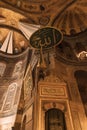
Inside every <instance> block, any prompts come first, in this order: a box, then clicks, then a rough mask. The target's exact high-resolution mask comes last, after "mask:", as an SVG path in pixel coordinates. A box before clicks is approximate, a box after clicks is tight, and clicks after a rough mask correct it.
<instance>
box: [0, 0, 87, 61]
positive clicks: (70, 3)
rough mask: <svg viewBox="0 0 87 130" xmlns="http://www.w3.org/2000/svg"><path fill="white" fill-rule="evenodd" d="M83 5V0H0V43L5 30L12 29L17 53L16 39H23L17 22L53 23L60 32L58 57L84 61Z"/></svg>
mask: <svg viewBox="0 0 87 130" xmlns="http://www.w3.org/2000/svg"><path fill="white" fill-rule="evenodd" d="M86 6H87V1H86V0H62V1H61V0H59V1H58V0H50V1H47V0H37V1H36V0H11V1H10V0H1V1H0V27H1V28H0V42H1V43H3V41H4V39H5V37H6V35H7V30H14V32H15V34H16V37H15V36H14V37H15V38H14V39H15V40H14V41H15V46H17V47H18V49H19V52H20V50H21V47H20V44H19V41H17V39H19V40H20V42H23V41H25V40H24V38H23V37H22V33H21V31H20V29H19V27H18V25H19V22H22V23H29V24H35V25H40V26H41V27H44V26H53V27H56V28H57V29H59V30H60V31H61V32H62V33H63V42H62V43H61V44H60V45H59V46H58V47H56V52H57V57H59V59H61V60H62V61H65V62H66V61H67V62H68V63H75V64H76V63H78V64H80V63H81V64H83V63H85V62H86V60H87V38H86V35H87V8H86ZM2 28H3V29H2ZM4 28H7V30H5V29H4ZM4 30H5V31H4ZM4 32H5V33H4ZM18 33H19V34H20V38H19V34H18ZM2 36H3V37H2ZM25 46H26V47H27V46H28V44H26V45H25ZM80 52H82V53H80ZM72 61H73V62H72Z"/></svg>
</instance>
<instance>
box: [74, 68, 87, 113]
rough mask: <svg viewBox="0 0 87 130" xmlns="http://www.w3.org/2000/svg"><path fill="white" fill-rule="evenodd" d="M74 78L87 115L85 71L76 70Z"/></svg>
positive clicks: (86, 72) (86, 77) (86, 74)
mask: <svg viewBox="0 0 87 130" xmlns="http://www.w3.org/2000/svg"><path fill="white" fill-rule="evenodd" d="M75 78H76V81H77V84H78V89H79V92H80V95H81V99H82V102H83V104H84V108H85V112H86V115H87V71H83V70H78V71H76V72H75Z"/></svg>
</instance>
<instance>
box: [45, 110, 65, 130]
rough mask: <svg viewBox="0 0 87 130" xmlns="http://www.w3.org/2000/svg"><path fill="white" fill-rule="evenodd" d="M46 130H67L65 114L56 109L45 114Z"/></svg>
mask: <svg viewBox="0 0 87 130" xmlns="http://www.w3.org/2000/svg"><path fill="white" fill-rule="evenodd" d="M45 130H66V123H65V117H64V113H63V112H62V111H61V110H59V109H56V108H53V109H49V110H48V111H47V112H46V113H45Z"/></svg>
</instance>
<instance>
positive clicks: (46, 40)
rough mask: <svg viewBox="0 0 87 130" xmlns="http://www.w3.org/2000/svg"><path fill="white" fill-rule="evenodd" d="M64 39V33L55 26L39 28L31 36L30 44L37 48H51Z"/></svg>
mask: <svg viewBox="0 0 87 130" xmlns="http://www.w3.org/2000/svg"><path fill="white" fill-rule="evenodd" d="M62 39H63V35H62V33H61V32H60V31H59V30H57V29H56V28H53V27H45V28H41V29H39V30H37V31H36V32H35V33H33V34H32V36H31V37H30V45H31V46H32V47H33V48H35V49H39V50H40V49H41V48H42V49H45V50H46V49H49V48H52V47H54V46H56V45H58V44H59V43H60V42H61V41H62Z"/></svg>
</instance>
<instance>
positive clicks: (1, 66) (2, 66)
mask: <svg viewBox="0 0 87 130" xmlns="http://www.w3.org/2000/svg"><path fill="white" fill-rule="evenodd" d="M5 69H6V64H5V63H0V77H2V76H3V74H4V72H5Z"/></svg>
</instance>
